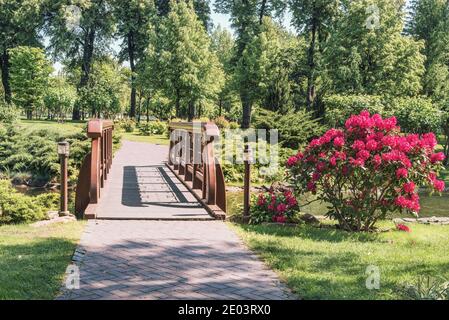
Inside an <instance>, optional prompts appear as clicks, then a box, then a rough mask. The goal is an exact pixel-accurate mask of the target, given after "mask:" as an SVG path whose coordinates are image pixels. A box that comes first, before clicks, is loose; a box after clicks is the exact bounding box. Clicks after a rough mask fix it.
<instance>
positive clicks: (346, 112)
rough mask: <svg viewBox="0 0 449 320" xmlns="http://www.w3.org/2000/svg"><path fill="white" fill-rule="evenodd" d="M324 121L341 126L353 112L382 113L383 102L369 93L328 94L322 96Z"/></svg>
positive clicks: (334, 125)
mask: <svg viewBox="0 0 449 320" xmlns="http://www.w3.org/2000/svg"><path fill="white" fill-rule="evenodd" d="M324 105H325V108H326V115H325V119H324V120H325V121H326V124H327V125H329V127H342V126H344V124H345V121H346V119H348V118H349V117H350V116H351V115H353V114H359V113H360V112H362V111H364V110H367V111H369V112H370V113H379V114H380V115H384V109H385V108H384V103H383V101H382V98H381V97H380V96H370V95H346V96H344V95H330V96H328V97H325V98H324Z"/></svg>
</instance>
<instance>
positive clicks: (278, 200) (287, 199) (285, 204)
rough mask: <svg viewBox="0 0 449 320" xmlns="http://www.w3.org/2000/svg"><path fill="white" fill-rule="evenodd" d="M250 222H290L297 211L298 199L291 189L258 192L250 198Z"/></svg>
mask: <svg viewBox="0 0 449 320" xmlns="http://www.w3.org/2000/svg"><path fill="white" fill-rule="evenodd" d="M252 202H253V203H252V206H251V219H250V222H251V223H254V224H258V223H261V222H279V223H285V222H291V221H292V220H293V217H294V215H295V214H296V212H297V211H298V209H299V208H298V201H297V200H296V198H295V196H294V195H293V193H292V192H291V191H284V192H279V191H277V192H276V191H274V190H270V191H269V192H266V193H260V194H259V195H258V196H257V197H254V198H253V199H252Z"/></svg>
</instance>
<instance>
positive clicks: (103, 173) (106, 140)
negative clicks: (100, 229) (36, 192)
mask: <svg viewBox="0 0 449 320" xmlns="http://www.w3.org/2000/svg"><path fill="white" fill-rule="evenodd" d="M113 130H114V123H113V122H112V121H109V120H100V119H95V120H90V121H89V122H88V124H87V136H88V137H89V138H90V139H91V152H90V153H89V154H87V156H86V157H85V159H84V161H83V164H82V166H81V169H80V173H79V176H78V182H77V185H76V198H75V212H76V215H77V217H78V218H86V219H93V218H95V217H96V208H97V204H98V201H99V199H100V196H101V188H103V187H104V182H105V180H106V179H107V177H108V173H109V170H110V168H111V165H112V133H113Z"/></svg>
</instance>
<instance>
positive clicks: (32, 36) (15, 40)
mask: <svg viewBox="0 0 449 320" xmlns="http://www.w3.org/2000/svg"><path fill="white" fill-rule="evenodd" d="M42 2H43V0H0V64H1V74H2V84H3V90H4V99H5V101H6V102H7V103H10V102H11V86H10V81H9V80H10V79H9V67H10V56H9V53H8V50H9V49H11V48H14V47H16V46H21V45H23V46H35V47H36V46H40V43H39V40H40V37H39V34H38V32H39V29H40V27H41V26H42V24H43V22H44V19H43V18H42V14H41V13H42Z"/></svg>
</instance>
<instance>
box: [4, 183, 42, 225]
mask: <svg viewBox="0 0 449 320" xmlns="http://www.w3.org/2000/svg"><path fill="white" fill-rule="evenodd" d="M42 203H47V204H48V203H49V201H48V199H47V198H46V199H44V197H41V198H40V199H36V198H35V197H29V196H25V195H23V194H20V193H18V192H17V191H16V190H15V189H14V188H12V187H11V184H10V182H9V181H7V180H1V181H0V225H1V224H7V223H23V222H31V221H36V220H41V219H43V218H45V213H46V211H47V210H46V208H45V207H43V206H41V205H40V204H42Z"/></svg>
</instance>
